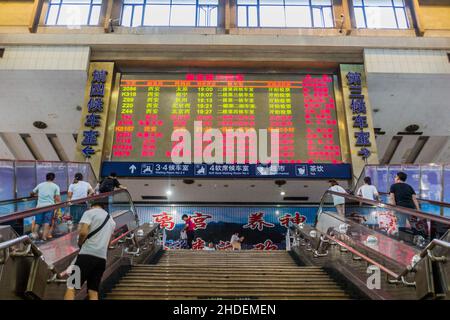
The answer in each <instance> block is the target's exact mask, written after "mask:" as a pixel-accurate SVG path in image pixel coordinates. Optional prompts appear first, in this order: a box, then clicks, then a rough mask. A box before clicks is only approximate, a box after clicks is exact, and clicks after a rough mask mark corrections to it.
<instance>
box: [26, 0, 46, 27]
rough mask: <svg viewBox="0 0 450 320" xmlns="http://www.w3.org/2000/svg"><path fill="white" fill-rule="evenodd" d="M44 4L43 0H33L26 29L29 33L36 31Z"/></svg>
mask: <svg viewBox="0 0 450 320" xmlns="http://www.w3.org/2000/svg"><path fill="white" fill-rule="evenodd" d="M43 5H44V0H34V4H33V11H32V12H31V18H30V24H29V25H28V30H30V32H31V33H36V31H37V28H38V26H39V20H40V18H41V14H42V7H43Z"/></svg>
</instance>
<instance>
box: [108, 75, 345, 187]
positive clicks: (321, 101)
mask: <svg viewBox="0 0 450 320" xmlns="http://www.w3.org/2000/svg"><path fill="white" fill-rule="evenodd" d="M198 124H201V126H200V127H199V126H198ZM180 129H181V130H185V131H186V132H189V134H190V139H189V142H190V144H189V145H187V146H185V147H184V148H183V150H182V155H183V156H184V159H185V160H184V161H183V163H186V164H184V165H182V164H179V165H178V166H177V165H175V167H173V165H174V164H173V163H174V162H175V161H173V158H172V156H173V150H174V147H175V146H176V144H177V143H178V141H179V140H178V139H177V140H174V141H172V140H173V139H172V134H173V133H174V131H176V130H180ZM209 129H216V130H219V132H220V133H221V134H222V139H221V140H222V141H221V143H222V144H221V148H220V149H221V151H222V152H223V162H220V161H214V163H218V164H217V165H215V164H214V165H213V164H205V163H211V162H209V161H202V160H203V158H202V155H203V152H204V151H205V150H206V149H207V148H208V146H210V145H211V142H212V141H213V139H211V137H207V136H206V134H205V132H208V131H207V130H209ZM231 130H234V131H235V132H237V131H239V130H241V131H242V132H249V131H254V132H255V133H256V138H257V140H256V141H254V142H252V143H249V139H248V137H246V139H245V144H244V145H241V146H239V145H238V143H237V139H235V138H230V137H229V136H228V135H227V133H228V132H229V131H231ZM264 130H266V131H264ZM275 131H277V132H278V137H279V143H278V147H279V152H278V155H279V156H278V160H279V162H278V163H279V165H278V166H276V165H272V166H270V165H266V166H262V165H259V163H260V162H263V161H259V160H260V159H259V158H258V156H260V155H261V146H262V145H263V144H266V147H267V149H268V153H269V154H268V155H270V150H271V146H270V140H271V137H272V136H271V132H275ZM338 131H339V129H338V124H337V116H336V104H335V99H334V84H333V79H332V77H331V76H330V75H300V74H227V73H226V74H222V73H217V72H210V73H146V74H138V75H137V74H136V75H134V74H126V75H123V76H122V79H121V82H120V91H119V102H118V110H117V119H116V123H115V128H114V143H113V146H112V157H111V162H110V163H108V162H107V163H105V164H104V166H103V171H102V173H106V174H107V171H108V170H109V169H111V167H114V168H116V169H117V170H116V171H117V172H118V173H119V171H120V172H121V173H122V175H125V176H138V175H142V176H164V175H175V176H176V175H179V176H185V177H186V176H200V175H204V176H214V177H220V176H226V177H234V176H236V177H253V176H255V177H257V176H284V177H314V176H316V177H328V174H327V172H333V173H334V172H337V174H338V175H339V171H340V170H342V173H341V176H345V178H347V177H348V175H347V170H346V169H347V166H346V165H342V155H341V146H340V140H339V132H338ZM264 133H265V139H264V138H263V139H261V137H262V135H264ZM267 145H268V146H267ZM198 154H200V159H201V160H200V161H199V160H198V159H199V158H198V157H197V155H198ZM230 154H232V155H233V156H231V157H228V156H230ZM186 159H187V160H186ZM230 159H232V160H230ZM254 159H257V160H256V161H254ZM121 162H126V163H130V164H129V165H128V167H127V165H126V164H121ZM263 163H264V162H263ZM219 164H220V165H219ZM142 165H145V166H147V167H146V168H148V169H145V170H142V169H141V167H142ZM314 165H317V166H314ZM125 167H127V168H126V169H123V168H125ZM129 167H132V168H133V167H136V169H133V170H130V169H129ZM169 167H170V168H172V169H173V168H175V169H174V170H172V169H169ZM241 167H242V168H241ZM161 168H164V169H161ZM177 168H178V169H179V170H178V169H177ZM237 168H241V170H239V169H237ZM314 168H318V170H315V169H314ZM125 171H127V173H126V172H125ZM333 177H335V176H333Z"/></svg>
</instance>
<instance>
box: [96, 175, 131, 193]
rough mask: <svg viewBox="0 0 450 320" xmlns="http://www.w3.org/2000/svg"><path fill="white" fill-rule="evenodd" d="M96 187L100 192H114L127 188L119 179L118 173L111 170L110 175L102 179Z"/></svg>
mask: <svg viewBox="0 0 450 320" xmlns="http://www.w3.org/2000/svg"><path fill="white" fill-rule="evenodd" d="M96 189H97V190H98V192H99V193H107V192H113V191H114V190H115V189H126V187H125V186H123V185H122V184H120V182H119V180H117V174H116V173H115V172H111V173H110V174H109V176H107V177H106V178H104V179H103V180H102V181H100V183H99V184H98V185H97V187H96Z"/></svg>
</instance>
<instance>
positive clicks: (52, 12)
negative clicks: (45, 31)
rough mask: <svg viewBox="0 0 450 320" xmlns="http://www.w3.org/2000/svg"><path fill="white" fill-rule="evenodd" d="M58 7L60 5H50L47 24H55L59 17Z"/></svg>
mask: <svg viewBox="0 0 450 320" xmlns="http://www.w3.org/2000/svg"><path fill="white" fill-rule="evenodd" d="M58 9H59V6H50V8H49V10H48V15H47V22H46V23H47V24H49V25H55V24H56V21H57V19H58Z"/></svg>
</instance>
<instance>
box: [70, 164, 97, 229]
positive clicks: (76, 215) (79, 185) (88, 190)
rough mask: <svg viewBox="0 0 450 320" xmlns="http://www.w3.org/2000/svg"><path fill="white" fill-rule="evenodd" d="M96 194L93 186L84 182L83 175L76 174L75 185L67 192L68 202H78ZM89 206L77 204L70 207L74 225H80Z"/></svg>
mask: <svg viewBox="0 0 450 320" xmlns="http://www.w3.org/2000/svg"><path fill="white" fill-rule="evenodd" d="M93 194H94V189H93V188H92V186H91V185H90V184H89V183H88V182H86V181H83V175H82V174H81V173H79V172H78V173H76V174H75V178H74V180H73V183H72V184H71V185H70V186H69V190H68V192H67V200H68V201H71V200H78V199H83V198H86V197H88V196H90V195H93ZM86 209H87V206H86V204H85V203H77V204H74V205H72V206H71V207H70V215H71V216H72V222H73V223H79V222H80V219H81V216H82V215H83V213H84V212H85V211H86Z"/></svg>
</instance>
